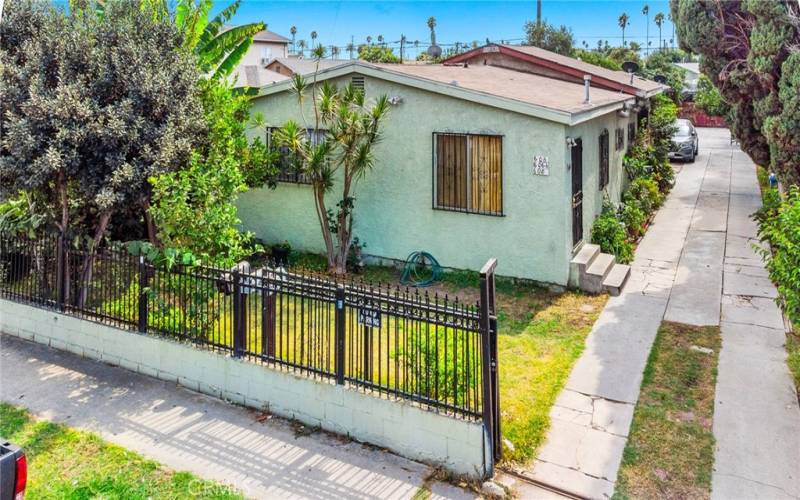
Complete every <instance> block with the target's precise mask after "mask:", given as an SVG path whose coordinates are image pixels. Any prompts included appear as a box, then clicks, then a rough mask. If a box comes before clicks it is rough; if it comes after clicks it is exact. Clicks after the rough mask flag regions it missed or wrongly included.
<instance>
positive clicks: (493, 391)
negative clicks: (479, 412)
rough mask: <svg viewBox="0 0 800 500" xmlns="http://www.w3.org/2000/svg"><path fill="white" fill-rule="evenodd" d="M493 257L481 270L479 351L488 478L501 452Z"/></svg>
mask: <svg viewBox="0 0 800 500" xmlns="http://www.w3.org/2000/svg"><path fill="white" fill-rule="evenodd" d="M496 267H497V259H494V258H493V259H489V261H488V262H487V263H486V264H485V265H484V266H483V268H482V269H481V277H480V283H481V303H480V306H481V334H482V335H481V339H482V351H483V356H482V360H483V380H484V383H483V425H484V427H485V429H486V434H487V436H488V437H489V445H490V447H491V451H492V456H491V461H490V463H489V464H488V466H489V467H488V469H489V470H488V471H487V474H488V477H491V476H492V475H493V474H494V464H495V463H496V462H498V461H499V460H500V458H501V457H502V453H503V442H502V437H501V434H500V390H499V384H498V372H497V369H498V364H497V361H498V360H497V310H496V309H495V293H494V292H495V286H494V285H495V283H494V278H495V275H494V273H495V268H496Z"/></svg>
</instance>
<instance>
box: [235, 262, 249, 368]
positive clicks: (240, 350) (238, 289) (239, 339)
mask: <svg viewBox="0 0 800 500" xmlns="http://www.w3.org/2000/svg"><path fill="white" fill-rule="evenodd" d="M232 274H233V355H234V356H235V357H237V358H238V357H241V356H242V355H243V354H244V332H245V325H244V323H245V321H246V319H245V315H244V314H243V313H244V305H243V302H244V300H242V283H241V275H240V274H239V270H238V269H236V270H234V271H233V273H232Z"/></svg>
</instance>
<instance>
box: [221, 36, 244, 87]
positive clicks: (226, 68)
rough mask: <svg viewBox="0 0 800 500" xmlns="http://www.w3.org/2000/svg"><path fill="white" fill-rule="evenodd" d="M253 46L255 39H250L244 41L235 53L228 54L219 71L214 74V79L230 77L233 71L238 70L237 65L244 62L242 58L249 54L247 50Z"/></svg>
mask: <svg viewBox="0 0 800 500" xmlns="http://www.w3.org/2000/svg"><path fill="white" fill-rule="evenodd" d="M252 44H253V39H252V38H248V39H247V40H244V41H243V42H242V43H240V44H239V46H238V47H236V48H235V49H234V50H233V52H231V53H230V54H228V56H227V57H226V58H225V60H224V61H222V62H221V63H220V65H219V66H218V67H217V70H216V71H215V72H214V76H213V78H214V79H219V78H223V77H226V76H228V75H229V74H230V73H231V71H233V70H234V68H236V65H237V64H239V61H241V60H242V57H244V55H245V54H246V53H247V49H249V48H250V46H251V45H252Z"/></svg>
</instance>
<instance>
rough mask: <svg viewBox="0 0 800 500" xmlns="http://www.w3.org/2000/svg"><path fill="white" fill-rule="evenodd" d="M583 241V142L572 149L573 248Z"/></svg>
mask: <svg viewBox="0 0 800 500" xmlns="http://www.w3.org/2000/svg"><path fill="white" fill-rule="evenodd" d="M582 239H583V142H582V141H581V140H580V139H576V140H575V145H574V146H573V147H572V246H575V245H577V244H578V243H580V242H581V240H582Z"/></svg>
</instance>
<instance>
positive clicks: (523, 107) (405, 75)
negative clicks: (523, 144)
mask: <svg viewBox="0 0 800 500" xmlns="http://www.w3.org/2000/svg"><path fill="white" fill-rule="evenodd" d="M351 73H356V74H359V75H364V76H367V77H374V78H378V79H381V80H385V81H390V82H395V83H399V84H402V85H407V86H410V87H415V88H419V89H422V90H426V91H429V92H433V93H438V94H442V95H446V96H449V97H453V98H456V99H464V100H468V101H473V102H477V103H480V104H484V105H487V106H492V107H496V108H500V109H506V110H509V111H514V112H517V113H522V114H526V115H530V116H535V117H537V118H542V119H545V120H550V121H554V122H558V123H564V124H569V125H573V124H577V123H581V122H583V121H586V120H588V119H591V118H593V117H595V116H599V115H602V114H606V113H610V112H613V111H616V110H618V109H621V108H623V107H624V105H625V103H626V102H629V101H633V99H634V98H633V97H632V96H630V95H627V94H624V93H620V92H614V91H609V90H604V89H598V88H592V89H591V92H590V95H591V100H590V102H589V103H586V102H584V87H583V85H581V84H576V83H573V82H568V81H564V80H557V79H554V78H548V77H545V76H541V75H536V74H532V73H525V72H520V71H514V70H510V69H505V68H500V67H496V66H482V65H473V66H469V67H463V66H443V65H440V64H429V65H410V64H409V65H405V64H370V63H366V62H363V61H349V62H348V63H346V64H343V65H339V66H335V67H332V68H328V69H326V70H323V71H321V72H320V73H319V74H318V79H320V80H325V79H330V78H338V77H341V76H346V75H348V74H351ZM289 87H290V82H278V83H275V84H273V85H267V86H265V87H262V89H261V91H260V93H259V95H260V96H265V95H271V94H275V93H279V92H283V91H285V90H288V89H289Z"/></svg>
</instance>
